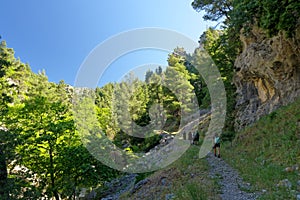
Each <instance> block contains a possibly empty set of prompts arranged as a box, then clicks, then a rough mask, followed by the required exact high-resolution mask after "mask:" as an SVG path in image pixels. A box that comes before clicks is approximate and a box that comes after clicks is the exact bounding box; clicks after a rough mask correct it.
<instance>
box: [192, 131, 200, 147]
mask: <svg viewBox="0 0 300 200" xmlns="http://www.w3.org/2000/svg"><path fill="white" fill-rule="evenodd" d="M198 143H199V133H198V131H197V132H196V134H195V136H194V139H193V144H195V145H196V144H198Z"/></svg>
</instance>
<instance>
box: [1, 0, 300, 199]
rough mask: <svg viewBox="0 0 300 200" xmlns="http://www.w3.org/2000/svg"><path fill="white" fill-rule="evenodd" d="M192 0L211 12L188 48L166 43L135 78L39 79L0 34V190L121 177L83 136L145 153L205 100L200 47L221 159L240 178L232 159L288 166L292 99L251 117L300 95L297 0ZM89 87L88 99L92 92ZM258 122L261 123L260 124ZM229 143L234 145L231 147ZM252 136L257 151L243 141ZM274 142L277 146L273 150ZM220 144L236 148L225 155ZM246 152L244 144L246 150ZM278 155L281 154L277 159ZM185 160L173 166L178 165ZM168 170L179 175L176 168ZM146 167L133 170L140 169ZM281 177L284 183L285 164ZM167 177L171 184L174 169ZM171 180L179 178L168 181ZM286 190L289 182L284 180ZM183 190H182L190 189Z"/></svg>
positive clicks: (206, 105) (53, 190) (36, 189)
mask: <svg viewBox="0 0 300 200" xmlns="http://www.w3.org/2000/svg"><path fill="white" fill-rule="evenodd" d="M192 7H193V8H194V9H195V10H196V11H205V13H206V14H205V16H204V18H205V19H206V20H212V21H218V22H220V26H218V27H217V28H216V27H215V28H212V27H210V28H208V29H207V30H206V31H205V32H204V33H202V34H201V33H199V35H201V36H200V40H199V47H198V48H197V49H195V51H194V53H193V54H187V53H186V52H185V50H184V49H183V48H181V47H178V48H176V49H174V51H173V52H172V53H170V54H169V55H168V57H167V58H166V60H167V61H168V66H167V67H166V68H164V69H163V68H162V67H158V68H157V69H156V70H154V71H151V70H149V71H147V73H146V74H145V78H144V79H143V80H141V79H140V78H138V77H137V76H136V75H135V74H133V73H130V74H128V75H127V76H126V77H125V78H124V79H123V80H122V81H120V82H114V83H107V84H106V85H104V86H103V87H97V88H95V89H92V88H74V87H73V86H71V85H67V84H65V83H64V81H63V80H62V81H61V82H59V83H53V82H49V81H48V78H47V76H46V72H44V71H42V72H40V73H38V74H35V73H33V72H32V71H31V69H30V66H29V65H28V64H25V63H23V62H22V61H21V60H20V59H19V58H16V57H15V55H14V50H13V47H10V46H9V44H8V45H7V44H6V42H5V41H4V40H1V44H0V101H1V103H0V199H5V200H6V199H41V198H44V199H50V198H53V199H55V200H59V199H75V198H77V197H79V196H80V192H81V191H82V188H90V190H93V189H95V188H96V189H99V188H100V190H101V189H103V185H105V183H106V182H108V181H110V180H112V179H114V178H116V177H121V176H123V175H124V174H125V173H124V172H121V170H117V169H118V167H117V166H116V167H114V164H112V166H113V168H110V167H108V166H107V165H105V164H104V163H102V162H100V161H99V159H98V160H97V159H96V158H95V157H94V156H93V155H92V154H91V152H90V151H91V150H90V149H87V148H86V144H90V143H91V142H92V140H93V137H94V136H96V137H98V138H97V139H99V140H100V141H104V142H110V143H112V144H113V145H115V146H114V147H117V148H118V149H120V150H121V151H122V153H124V154H125V155H127V156H128V159H129V160H130V161H135V160H137V157H136V156H135V155H136V154H135V153H148V152H149V151H151V149H153V148H155V147H156V146H158V145H159V144H160V143H161V139H165V138H164V137H166V135H168V136H170V135H171V136H172V137H173V136H174V135H176V133H178V132H179V130H180V128H182V126H183V127H184V126H185V125H187V124H189V123H190V122H191V121H195V120H196V119H198V115H199V113H200V112H204V113H209V112H210V110H212V108H211V102H212V99H211V95H210V93H209V89H208V86H207V83H206V81H207V80H205V79H204V77H203V74H202V75H201V74H200V73H199V70H198V69H197V68H198V67H199V66H200V67H201V65H202V64H203V63H202V62H203V57H205V56H206V55H207V53H208V54H209V56H210V57H211V59H212V60H213V62H214V64H215V65H216V66H217V68H218V70H219V71H220V74H221V77H220V80H221V81H222V83H223V84H224V86H225V90H226V100H227V103H226V119H225V124H224V128H223V129H222V135H221V139H222V142H226V141H229V142H232V141H233V143H228V144H227V147H228V149H227V150H226V152H227V156H226V159H227V160H230V159H231V161H230V162H231V163H232V164H233V165H234V166H236V167H237V168H238V169H240V171H241V172H242V173H244V175H245V174H246V175H245V177H246V178H248V179H249V180H250V181H251V183H252V184H256V178H257V179H258V178H260V177H255V176H254V178H251V177H249V174H250V175H253V174H254V172H252V171H251V172H249V174H248V177H247V173H248V172H245V171H244V169H243V166H241V163H244V164H246V165H249V166H251V167H253V169H259V170H260V171H259V172H260V173H265V172H267V173H271V172H270V171H264V169H262V167H261V166H265V165H267V166H268V167H270V168H272V166H273V162H274V163H275V164H274V166H275V167H276V170H277V171H276V172H277V174H278V173H280V172H279V171H280V170H282V169H281V168H282V166H281V165H296V164H299V140H300V139H299V120H300V119H299V113H298V112H292V111H291V110H290V109H298V107H297V106H295V105H294V106H292V107H288V109H287V110H286V111H279V114H280V115H278V113H277V112H274V113H273V114H271V115H270V116H269V117H267V118H262V117H263V116H264V115H267V114H270V113H272V112H273V111H275V110H276V109H278V108H279V107H281V106H283V105H287V104H289V103H292V102H294V101H295V100H296V99H297V98H298V97H299V96H300V70H299V69H300V67H299V65H300V64H299V63H300V58H299V55H300V51H299V49H300V48H299V47H300V32H299V19H300V3H299V2H298V1H296V0H295V1H293V0H288V1H279V0H277V1H271V0H262V1H259V0H255V1H250V0H242V1H238V0H210V1H201V0H194V1H193V3H192ZM195 26H196V25H195ZM204 55H205V56H204ZM220 80H219V79H218V80H215V81H220ZM194 94H195V95H194ZM220 95H221V94H220ZM89 96H92V97H93V98H92V101H90V100H91V99H89V98H88V97H89ZM78 102H80V103H82V104H80V105H78ZM195 110H196V111H197V112H196V113H195V112H194V111H195ZM198 111H200V112H198ZM281 112H282V113H281ZM82 113H88V114H87V115H86V116H87V117H86V116H85V115H84V117H82V116H80V115H81V114H82ZM90 113H92V114H95V115H96V116H97V117H96V120H92V118H88V117H89V116H90V115H89V114H90ZM290 113H292V114H293V115H295V116H293V118H292V120H293V121H292V123H290V122H288V120H290V118H289V114H290ZM80 117H82V118H80ZM260 118H262V119H261V121H259V123H258V129H259V130H256V129H255V128H249V129H245V130H244V131H242V132H240V130H243V129H244V128H245V127H246V126H249V125H251V124H253V123H255V122H256V121H257V120H259V119H260ZM206 120H208V119H207V118H206ZM285 120H286V122H285ZM208 121H209V120H208ZM208 121H205V123H204V122H203V121H202V122H200V124H199V126H198V124H197V125H196V126H195V127H193V128H192V129H190V130H193V131H191V132H190V133H185V134H192V133H193V134H196V133H198V134H199V135H200V137H199V143H200V144H199V145H201V143H202V142H203V139H204V138H205V136H206V135H205V134H206V132H205V131H206V130H207V126H208V125H207V123H208ZM265 122H266V126H270V127H272V126H273V124H272V123H276V124H281V123H282V127H281V125H277V126H276V127H275V128H270V129H264V128H265V127H264V125H263V124H264V123H265ZM82 124H83V125H82ZM203 124H205V127H203ZM94 127H96V128H95V129H94ZM260 127H261V128H260ZM283 129H288V130H289V131H287V132H285V131H284V130H283ZM86 130H94V131H95V130H97V131H98V130H101V131H99V133H98V132H97V133H94V135H92V134H90V133H88V134H87V139H89V140H88V141H87V140H86V138H85V137H84V138H82V132H86ZM270 130H271V131H272V133H270V132H266V131H270ZM237 131H238V132H237ZM276 134H280V137H278V138H282V139H283V140H286V141H292V142H285V143H284V145H281V143H280V141H278V140H268V139H267V138H266V139H262V140H260V139H261V138H263V137H271V138H277V136H276ZM91 135H92V136H91ZM236 135H237V137H236ZM180 137H182V138H184V137H185V136H180ZM91 138H92V139H91ZM103 138H105V140H103ZM101 144H103V143H101ZM229 144H230V145H229ZM232 144H237V145H240V146H238V147H236V146H234V148H233V149H232V147H231V145H232ZM249 145H252V147H251V148H250V147H249ZM256 145H258V147H259V152H258V151H257V150H255V149H254V147H256ZM274 145H275V146H276V147H278V148H275V147H274V148H273V146H274ZM243 146H246V147H247V148H246V149H243ZM270 146H271V147H272V148H270V149H271V150H268V147H270ZM98 148H99V147H98ZM196 148H198V147H192V149H190V151H192V152H193V153H192V154H187V157H188V158H190V157H193V158H192V159H195V156H194V155H195V152H196V150H198V149H196ZM103 149H105V147H103ZM278 149H279V150H280V151H282V152H283V151H288V152H291V153H288V154H278V156H276V154H275V153H274V152H276V151H277V150H278ZM231 150H234V152H240V153H241V154H240V155H239V156H236V155H235V153H234V152H233V151H231ZM250 150H251V151H252V150H253V152H248V151H250ZM247 155H248V156H249V157H250V158H251V159H253V160H255V163H256V164H253V163H250V162H251V161H252V160H251V161H249V160H247V159H246V160H242V158H241V156H247ZM279 155H283V156H279ZM268 156H270V158H267V157H268ZM283 159H286V160H285V161H284V162H283V161H280V160H283ZM240 161H242V162H241V163H238V162H240ZM107 162H111V163H114V162H120V163H121V164H122V167H124V168H123V169H125V168H126V167H128V165H129V164H128V162H126V161H124V160H118V159H116V160H111V159H110V160H109V159H108V161H107ZM181 162H184V158H183V159H182V160H180V161H179V163H180V165H184V164H182V163H181ZM187 163H189V166H190V165H191V166H192V167H191V168H192V169H194V168H195V169H198V168H197V167H195V166H194V168H193V163H192V162H191V161H187ZM195 163H199V165H200V166H201V167H199V168H200V169H201V170H207V166H206V163H205V162H202V161H200V162H195ZM257 165H259V166H257ZM189 166H185V167H186V168H184V169H185V170H189V168H188V167H189ZM274 166H273V167H274ZM171 167H173V168H171V169H172V170H173V169H177V168H179V165H177V164H176V163H175V164H173V165H171ZM246 169H249V168H246ZM272 169H273V168H272ZM249 170H250V169H249ZM124 171H126V170H124ZM175 171H176V170H175ZM195 171H197V170H195ZM295 173H296V172H295ZM158 174H160V172H158ZM178 174H180V175H181V176H184V180H186V179H188V178H187V177H186V173H185V172H182V171H181V172H180V173H179V172H178ZM147 175H149V174H140V179H142V178H144V177H145V176H147ZM204 175H205V178H204V179H201V180H202V181H203V180H206V181H208V182H209V185H211V186H213V185H214V184H213V183H212V180H209V178H208V176H207V173H204ZM279 177H280V178H282V176H281V175H280V176H279ZM291 177H292V182H293V184H295V183H296V181H297V180H296V178H295V174H292V175H291ZM177 178H178V177H177ZM268 178H270V176H266V177H263V180H264V181H265V182H266V183H261V182H257V183H258V186H257V188H258V189H259V190H261V189H267V190H268V191H272V192H275V191H273V190H272V189H271V188H272V184H273V182H272V183H270V182H268V180H267V179H268ZM280 178H277V179H278V180H279V179H280ZM277 179H276V181H278V180H277ZM176 180H177V181H178V180H179V182H180V180H181V178H178V179H176ZM279 181H280V180H279ZM176 184H177V185H178V187H179V185H180V184H179V183H177V182H176ZM215 185H216V184H215ZM180 187H181V186H180ZM192 188H193V187H192ZM257 188H256V189H257ZM292 188H293V189H294V190H297V188H296V187H295V186H293V187H292ZM188 189H190V188H185V187H182V188H181V189H180V190H179V191H176V192H174V193H176V194H177V196H180V195H181V196H183V197H184V196H186V194H185V192H186V190H188ZM194 189H195V188H194ZM196 190H197V189H196ZM201 191H203V193H204V195H203V196H204V197H201V198H208V197H210V196H213V197H214V198H215V196H216V194H211V192H215V190H214V189H211V188H210V190H209V192H207V191H205V188H204V187H201ZM298 192H300V191H298ZM278 193H279V194H278V196H276V195H273V194H268V195H269V196H270V197H272V198H277V197H283V198H284V197H294V196H295V195H294V196H292V195H291V194H290V193H289V192H287V193H288V194H287V195H285V193H286V191H284V192H283V194H282V193H280V191H279V192H278ZM99 196H101V194H98V197H99ZM188 196H189V198H194V197H193V194H190V195H188ZM199 198H200V197H199Z"/></svg>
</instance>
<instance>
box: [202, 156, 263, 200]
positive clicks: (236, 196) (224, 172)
mask: <svg viewBox="0 0 300 200" xmlns="http://www.w3.org/2000/svg"><path fill="white" fill-rule="evenodd" d="M206 159H207V161H208V163H209V165H210V175H211V176H212V177H213V178H219V179H220V181H219V184H220V186H221V191H220V192H221V194H220V197H221V199H222V200H255V199H256V198H257V197H258V195H257V194H255V193H247V192H245V191H242V190H241V189H240V188H245V189H249V187H250V184H246V183H244V182H243V180H242V178H241V177H240V176H239V175H238V173H237V171H236V170H234V169H233V168H232V167H230V166H229V165H228V164H227V163H226V162H225V161H224V160H223V159H222V158H217V157H215V156H214V155H213V154H212V153H209V154H208V155H207V157H206Z"/></svg>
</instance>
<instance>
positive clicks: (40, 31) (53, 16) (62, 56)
mask: <svg viewBox="0 0 300 200" xmlns="http://www.w3.org/2000/svg"><path fill="white" fill-rule="evenodd" d="M191 2H192V0H189V1H184V0H151V1H144V0H127V1H121V0H115V1H101V0H88V1H87V0H86V1H83V0H63V1H62V0H50V1H49V0H48V1H46V0H39V1H37V0H26V1H22V0H0V7H1V12H0V19H1V20H0V27H1V29H0V35H1V36H2V39H3V40H6V42H7V45H8V46H9V47H12V48H14V50H15V52H16V57H19V58H20V59H21V61H22V62H25V63H29V65H30V66H31V68H32V70H33V71H34V72H38V71H39V70H42V69H45V71H46V74H47V76H48V78H49V80H50V81H53V82H58V81H59V80H65V82H66V83H68V84H71V85H73V83H74V81H75V78H76V74H77V71H78V70H79V67H80V65H81V64H82V62H83V61H84V59H85V58H86V57H87V56H88V54H89V53H90V52H91V51H92V50H93V49H94V48H95V47H96V46H97V45H98V44H100V43H102V42H103V41H105V40H107V39H108V38H110V37H112V36H114V35H116V34H119V33H121V32H124V31H128V30H131V29H137V28H143V27H159V28H166V29H171V30H174V31H177V32H179V33H182V34H184V35H186V36H188V37H190V38H191V39H193V40H195V41H197V40H198V38H199V36H200V35H201V33H202V32H203V31H204V30H205V29H206V28H207V27H208V26H211V25H213V24H211V23H209V22H204V21H203V19H202V14H201V13H197V12H196V11H194V10H193V8H192V7H191ZM166 55H167V53H166V52H162V51H156V52H153V51H152V52H151V51H147V52H143V53H136V54H131V55H128V56H127V58H126V55H125V56H122V58H120V59H119V60H117V61H116V62H114V63H113V64H112V66H111V68H110V70H108V71H107V73H106V76H105V78H104V79H103V80H102V82H101V83H100V85H103V84H105V83H106V82H109V81H117V80H118V79H119V78H121V77H122V76H123V75H124V73H126V72H128V71H130V69H131V68H134V67H136V66H139V65H143V64H145V63H161V64H162V65H164V64H166Z"/></svg>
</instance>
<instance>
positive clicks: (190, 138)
mask: <svg viewBox="0 0 300 200" xmlns="http://www.w3.org/2000/svg"><path fill="white" fill-rule="evenodd" d="M188 139H189V141H190V144H193V133H192V132H189V134H188Z"/></svg>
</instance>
